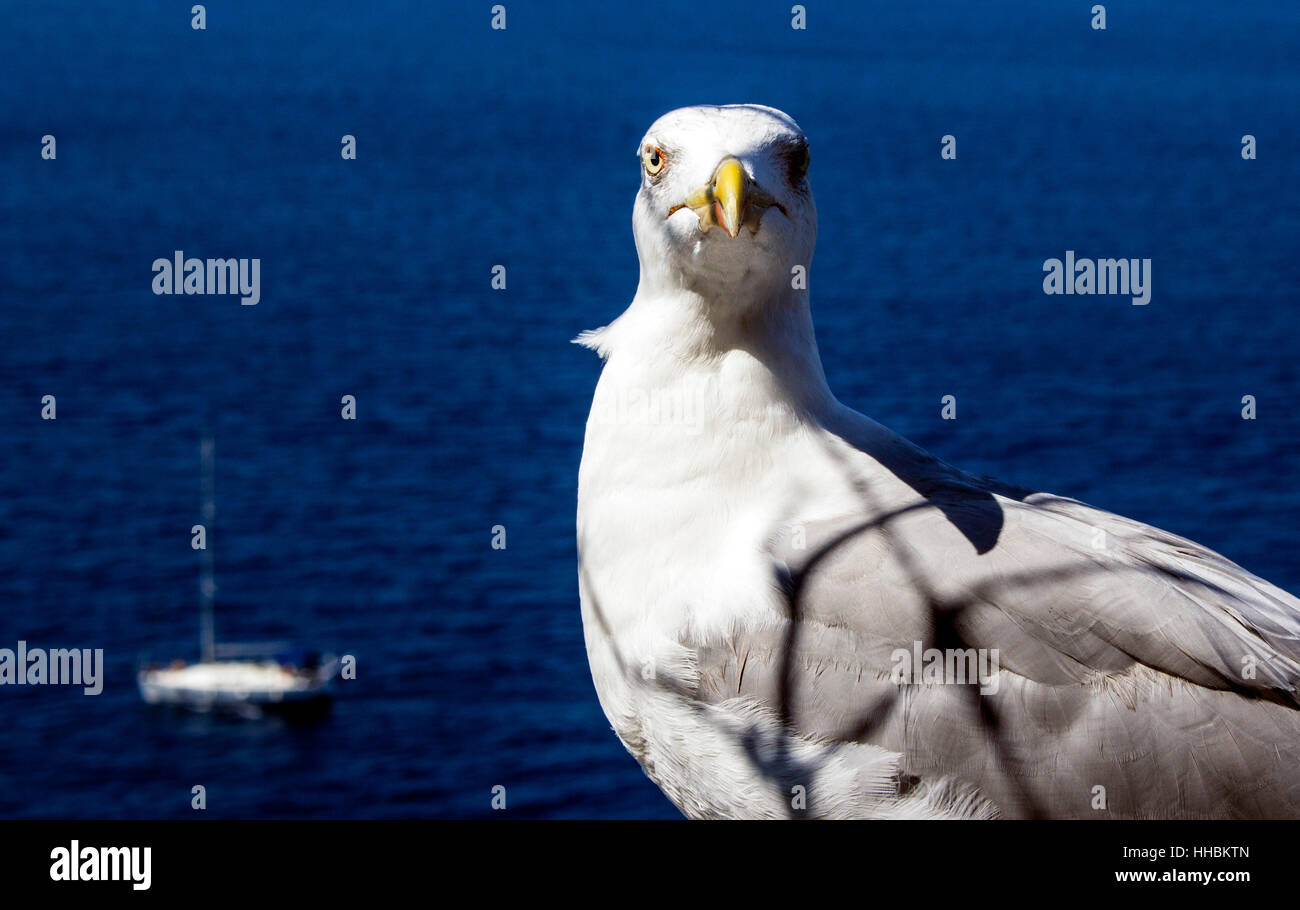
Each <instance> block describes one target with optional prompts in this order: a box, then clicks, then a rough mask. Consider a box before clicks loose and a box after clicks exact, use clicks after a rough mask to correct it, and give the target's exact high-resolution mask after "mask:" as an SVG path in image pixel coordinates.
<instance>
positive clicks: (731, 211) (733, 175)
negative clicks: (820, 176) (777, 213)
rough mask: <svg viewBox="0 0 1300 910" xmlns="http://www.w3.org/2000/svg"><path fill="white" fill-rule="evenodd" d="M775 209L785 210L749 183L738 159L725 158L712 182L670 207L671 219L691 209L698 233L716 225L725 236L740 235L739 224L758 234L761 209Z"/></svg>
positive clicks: (761, 215)
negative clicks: (683, 210) (681, 211)
mask: <svg viewBox="0 0 1300 910" xmlns="http://www.w3.org/2000/svg"><path fill="white" fill-rule="evenodd" d="M771 207H776V208H778V209H780V210H781V211H782V212H784V211H785V209H784V208H782V207H781V205H780V203H778V202H777V201H776V200H775V199H773V198H772V197H771V196H769V195H768V194H767V193H765V192H763V190H762V188H760V187H758V186H755V185H754V184H753V183H751V182H750V179H749V175H747V174H746V173H745V166H744V165H743V164H741V163H740V160H739V159H737V158H735V157H732V156H730V155H729V156H727V157H726V158H723V159H722V161H721V163H719V164H718V166H717V168H716V169H715V170H714V172H713V180H711V181H710V182H709V183H708V184H707V185H706V186H702V187H700V188H699V189H698V190H696V191H695V192H693V193H691V194H690V195H689V196H687V197H686V199H685V201H683V202H682V204H680V205H675V206H673V207H672V208H671V209H670V210H669V211H668V214H669V216H670V217H671V216H672V214H673V213H674V212H676V211H677V210H678V209H683V208H686V209H690V210H691V211H692V212H694V213H695V215H696V217H698V218H699V219H700V231H701V232H703V233H706V234H707V233H708V231H709V228H711V227H712V226H713V225H715V224H720V225H722V229H723V230H724V231H726V232H727V236H728V237H735V236H736V235H737V234H739V233H740V228H741V225H744V226H745V227H747V228H749V230H750V233H753V234H757V233H758V228H759V221H760V219H761V218H762V217H763V210H764V209H767V208H771Z"/></svg>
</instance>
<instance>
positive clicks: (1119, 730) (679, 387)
mask: <svg viewBox="0 0 1300 910" xmlns="http://www.w3.org/2000/svg"><path fill="white" fill-rule="evenodd" d="M637 155H638V158H639V162H640V172H641V178H640V182H641V185H640V189H639V191H638V193H637V196H636V202H635V205H634V208H633V215H632V226H633V232H634V235H635V240H636V248H637V254H638V256H639V259H640V267H641V268H640V281H639V284H638V286H637V290H636V295H635V297H634V299H633V300H632V303H631V304H630V306H629V307H628V308H627V310H626V311H625V312H624V313H623V314H622V315H621V316H619V317H618V318H617V319H616V320H614V321H613V322H612V323H611V324H609V325H608V326H605V327H604V328H601V329H597V330H594V331H589V332H585V333H583V334H582V335H580V336H579V337H578V338H577V339H575V340H576V341H577V342H578V343H580V344H583V345H585V346H587V347H589V348H591V349H593V350H595V351H596V352H597V353H598V354H599V355H600V356H601V357H602V358H603V360H604V364H603V367H602V370H601V375H600V379H599V382H598V383H597V386H596V390H595V394H594V397H593V400H592V408H591V413H590V416H589V418H588V421H587V427H586V437H585V441H584V447H583V454H582V464H581V467H580V469H579V478H578V509H577V537H578V552H579V565H578V568H579V573H578V574H579V589H580V597H581V604H582V618H583V631H584V637H585V640H586V648H587V654H588V659H589V663H590V668H591V674H592V679H593V682H594V683H595V688H596V692H597V695H598V697H599V699H600V704H601V707H602V709H603V710H604V713H605V716H606V717H607V719H608V720H609V723H610V725H611V726H612V727H613V730H614V732H615V733H616V734H617V735H618V738H619V739H620V740H621V741H622V743H623V745H624V746H625V747H626V748H627V749H628V751H629V752H631V754H632V755H633V756H634V757H635V758H636V760H637V761H638V762H639V763H640V765H641V767H642V769H643V770H644V771H645V773H646V774H647V775H648V776H649V777H650V779H651V780H653V781H654V782H655V784H657V785H658V786H659V788H660V789H661V790H662V791H663V792H664V794H665V795H666V796H667V797H668V798H669V799H670V800H671V801H672V802H673V803H674V804H675V805H676V806H677V808H678V809H679V810H680V811H681V812H682V813H683V814H685V815H686V816H688V817H692V818H1155V817H1161V818H1239V817H1288V818H1294V817H1300V694H1298V690H1297V685H1298V684H1300V601H1298V600H1297V599H1296V598H1295V597H1293V596H1291V595H1290V594H1288V593H1286V592H1285V591H1282V590H1280V589H1279V588H1277V587H1274V586H1273V585H1271V584H1269V583H1268V582H1266V581H1264V580H1263V579H1260V578H1258V577H1256V576H1254V575H1252V574H1250V573H1249V572H1247V571H1246V570H1245V569H1243V568H1241V567H1240V566H1238V565H1236V564H1234V563H1232V562H1231V561H1229V560H1228V559H1226V558H1225V557H1223V556H1221V555H1219V554H1218V553H1215V552H1213V551H1211V550H1209V549H1207V548H1205V547H1203V546H1201V545H1199V544H1196V543H1193V542H1192V541H1190V540H1186V539H1184V538H1181V537H1177V536H1175V535H1173V534H1170V533H1167V532H1165V531H1162V530H1159V529H1157V528H1154V527H1151V526H1149V525H1145V524H1142V523H1141V522H1138V521H1133V520H1130V519H1127V518H1124V517H1121V516H1119V515H1115V514H1112V513H1110V512H1106V511H1103V510H1101V509H1096V508H1092V507H1090V506H1088V505H1085V504H1084V503H1082V502H1079V501H1077V500H1074V499H1070V498H1066V497H1063V496H1056V495H1051V494H1048V493H1044V492H1038V491H1034V490H1030V489H1024V488H1021V487H1018V486H1015V485H1013V484H1007V483H1002V482H1000V481H997V480H994V479H991V478H988V477H983V476H977V475H973V474H969V473H966V472H963V471H961V470H958V469H956V468H954V467H950V466H949V465H947V464H946V463H944V462H942V461H940V460H939V459H937V458H936V457H934V456H932V455H930V454H929V453H927V452H925V451H924V450H923V449H921V448H920V447H918V446H917V445H915V444H913V443H912V442H910V441H908V440H907V439H905V438H903V437H902V436H899V435H897V434H895V433H893V432H891V431H890V430H888V429H886V428H885V427H884V426H882V425H881V424H879V423H877V422H875V421H874V420H871V419H870V418H868V417H865V416H863V415H862V414H859V413H857V412H855V411H853V410H851V409H850V408H848V407H846V406H845V405H843V404H841V403H840V402H839V401H837V400H836V398H835V397H834V395H833V394H832V393H831V391H830V389H829V388H828V386H827V383H826V377H825V375H824V373H823V370H822V366H821V359H820V355H819V353H818V349H817V342H816V339H815V337H814V332H813V324H812V318H811V313H810V309H809V292H808V282H807V274H808V268H809V266H810V263H811V259H812V255H813V246H814V243H815V240H816V235H817V211H816V207H815V205H814V203H813V197H812V192H811V190H810V187H809V180H808V168H809V151H808V140H807V138H806V137H805V136H804V134H803V132H802V131H801V130H800V128H799V127H798V125H797V124H796V123H795V121H794V120H793V119H791V118H790V117H789V116H787V115H786V114H784V113H782V112H781V111H778V110H775V109H773V108H770V107H763V106H760V105H748V104H747V105H727V106H701V107H689V108H683V109H680V110H675V111H672V112H670V113H668V114H665V115H664V116H663V117H661V118H660V119H659V120H657V121H656V122H655V123H654V124H653V125H652V126H651V127H650V129H649V131H648V132H647V133H646V135H645V137H644V138H643V139H642V140H641V142H640V144H639V145H638V147H637Z"/></svg>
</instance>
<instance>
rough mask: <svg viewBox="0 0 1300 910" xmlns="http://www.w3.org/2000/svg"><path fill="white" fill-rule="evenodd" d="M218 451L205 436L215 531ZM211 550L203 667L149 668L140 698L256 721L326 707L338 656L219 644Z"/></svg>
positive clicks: (204, 572)
mask: <svg viewBox="0 0 1300 910" xmlns="http://www.w3.org/2000/svg"><path fill="white" fill-rule="evenodd" d="M213 449H214V446H213V440H212V438H211V437H205V438H204V440H203V443H202V447H201V454H202V461H203V512H202V514H203V525H204V528H205V529H206V530H208V531H210V530H211V528H212V520H213V518H214V517H215V514H216V508H215V504H214V491H213V486H214V484H213ZM211 543H212V541H211V539H210V538H208V537H207V536H206V534H205V539H204V548H203V550H202V551H201V552H202V554H203V555H202V565H201V569H200V577H199V661H198V663H187V662H185V661H184V660H176V661H173V662H172V663H171V664H169V665H167V666H165V667H164V666H158V665H156V664H146V665H144V666H142V667H141V668H140V669H139V672H138V673H137V676H136V680H137V684H138V685H139V688H140V697H141V698H143V699H144V700H145V701H146V702H148V703H149V704H152V705H175V706H178V707H183V708H189V709H192V710H196V711H205V712H208V711H228V712H232V713H235V714H241V715H244V716H254V717H255V716H260V715H261V714H263V713H264V712H267V711H287V710H293V709H302V708H319V707H322V706H324V705H325V704H326V703H327V702H328V700H329V699H330V697H331V695H332V692H331V688H332V684H333V681H334V677H335V675H336V674H337V673H338V668H339V662H338V659H337V658H336V657H335V656H334V655H332V654H326V655H318V654H315V653H311V652H301V651H300V652H297V653H295V652H294V651H292V650H291V649H290V648H289V647H287V646H286V645H285V644H283V643H280V642H262V643H255V644H236V643H227V642H218V641H217V640H216V627H215V619H214V609H213V604H214V600H215V595H216V590H217V589H216V584H215V582H214V580H213V567H212V546H211Z"/></svg>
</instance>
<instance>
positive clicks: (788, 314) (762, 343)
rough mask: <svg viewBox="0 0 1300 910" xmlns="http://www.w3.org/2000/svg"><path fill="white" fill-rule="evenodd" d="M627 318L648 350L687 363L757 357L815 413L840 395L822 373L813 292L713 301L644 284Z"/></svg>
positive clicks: (629, 331)
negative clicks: (656, 290) (810, 295)
mask: <svg viewBox="0 0 1300 910" xmlns="http://www.w3.org/2000/svg"><path fill="white" fill-rule="evenodd" d="M619 322H622V323H625V325H622V326H620V329H623V330H624V331H622V332H620V333H619V334H620V336H622V337H623V338H635V339H636V343H637V345H638V346H640V345H645V347H643V348H642V354H643V355H644V354H646V353H652V354H653V355H654V357H655V358H656V359H659V358H670V359H671V360H672V361H675V362H676V363H678V364H679V365H686V366H699V367H703V368H717V367H719V366H720V365H721V364H723V363H726V362H727V361H728V359H729V358H731V357H733V356H735V355H742V356H743V355H748V357H749V358H752V360H754V361H757V363H758V364H760V365H761V366H762V368H763V369H764V371H765V372H766V373H767V374H768V375H769V376H770V377H771V379H772V380H773V381H774V382H775V383H776V385H777V387H778V388H779V389H780V390H781V392H782V393H783V394H784V395H786V396H788V397H789V398H790V399H793V400H795V401H797V402H799V404H801V405H802V406H803V407H804V408H806V409H808V410H810V411H817V412H820V411H822V410H824V409H826V408H829V407H831V406H833V405H834V403H835V400H834V397H833V396H832V394H831V391H830V388H829V386H827V384H826V375H825V373H824V372H823V371H822V362H821V354H820V352H819V351H818V349H817V339H816V336H815V334H814V331H813V324H812V314H811V312H810V310H809V302H808V292H807V291H798V290H784V291H781V292H777V293H775V294H773V296H772V297H771V298H770V299H765V300H749V301H746V303H745V304H744V305H737V303H736V301H734V300H712V299H709V298H706V297H705V296H703V295H701V294H699V293H697V292H695V291H690V290H684V289H682V288H675V289H673V291H672V293H653V292H649V293H647V292H646V289H645V288H644V287H643V288H641V289H640V290H638V293H637V296H636V299H634V300H633V301H632V305H631V306H630V307H629V308H628V310H627V312H626V313H624V315H623V317H622V318H621V319H620V320H619Z"/></svg>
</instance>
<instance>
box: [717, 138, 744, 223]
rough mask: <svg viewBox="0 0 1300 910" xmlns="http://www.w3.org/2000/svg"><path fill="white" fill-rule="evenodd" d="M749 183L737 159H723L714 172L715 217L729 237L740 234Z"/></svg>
mask: <svg viewBox="0 0 1300 910" xmlns="http://www.w3.org/2000/svg"><path fill="white" fill-rule="evenodd" d="M748 182H749V181H748V179H747V178H746V177H745V169H744V168H743V167H742V166H741V164H740V162H739V161H737V160H736V159H735V158H724V159H722V163H721V164H719V165H718V169H717V170H716V171H714V172H713V206H714V209H715V211H714V215H715V216H716V217H717V219H718V224H720V225H722V229H723V230H724V231H726V232H727V236H728V237H735V236H736V235H737V234H739V233H740V221H741V218H742V216H743V215H744V212H745V193H746V190H747V189H748V187H747V183H748Z"/></svg>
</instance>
